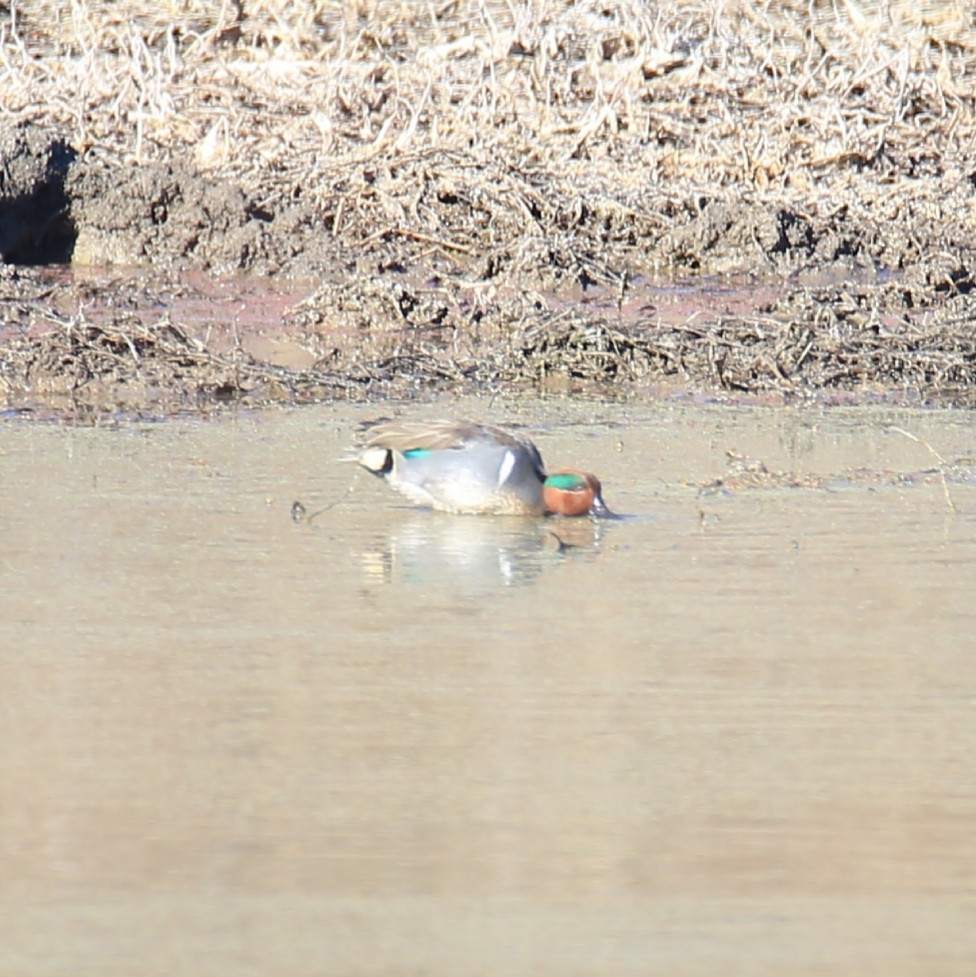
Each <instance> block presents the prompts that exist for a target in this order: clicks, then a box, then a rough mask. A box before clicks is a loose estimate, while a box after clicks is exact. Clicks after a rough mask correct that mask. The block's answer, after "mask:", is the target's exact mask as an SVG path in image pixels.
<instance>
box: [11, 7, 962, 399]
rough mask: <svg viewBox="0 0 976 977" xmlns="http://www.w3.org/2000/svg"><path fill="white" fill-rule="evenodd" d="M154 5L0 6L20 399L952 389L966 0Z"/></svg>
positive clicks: (956, 393)
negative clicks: (518, 389)
mask: <svg viewBox="0 0 976 977" xmlns="http://www.w3.org/2000/svg"><path fill="white" fill-rule="evenodd" d="M213 7H216V8H218V12H217V13H214V12H213V9H212V8H213ZM161 9H162V8H161V7H160V5H157V4H148V3H143V2H141V0H130V2H123V3H112V4H110V3H92V4H88V5H83V4H78V5H73V6H72V7H71V9H70V12H68V13H64V7H63V5H62V4H56V3H53V2H49V0H35V2H23V3H18V4H17V5H16V6H15V7H13V6H12V7H11V8H9V9H8V8H3V7H0V29H2V33H0V49H2V53H3V56H4V61H3V66H4V68H3V79H4V80H3V83H2V84H3V93H4V105H5V123H4V128H3V129H2V130H0V158H2V161H3V169H2V171H0V172H2V174H3V180H2V182H0V257H2V259H3V262H4V263H3V264H2V265H0V309H2V311H3V317H2V321H0V387H2V389H3V390H4V391H5V394H6V402H7V405H8V407H9V408H10V409H14V410H19V409H25V408H37V407H44V406H48V407H50V406H57V407H63V408H66V409H71V410H78V411H85V410H93V411H102V410H105V409H107V408H108V409H120V410H127V411H140V410H148V411H153V412H157V411H163V412H165V411H171V410H176V409H193V410H196V409H200V407H201V406H207V405H212V404H215V403H225V402H237V401H240V400H241V399H245V400H247V401H251V402H280V401H296V400H311V399H323V398H330V397H336V396H341V397H355V398H365V397H374V396H388V395H398V396H403V395H409V394H411V393H417V392H421V391H427V390H430V389H431V388H434V389H438V388H444V387H449V388H468V387H477V388H490V389H498V388H501V387H503V386H504V387H507V386H510V385H520V386H531V387H537V388H538V387H542V388H544V389H551V390H577V389H581V388H582V389H593V390H597V391H600V392H603V393H613V394H614V395H618V394H621V393H627V394H631V393H637V394H640V393H647V392H659V391H660V390H661V389H662V384H665V385H674V386H676V387H680V388H682V389H688V388H691V389H695V390H705V391H713V392H724V393H725V394H728V395H742V394H748V395H750V396H754V397H756V398H761V399H767V400H769V399H772V400H777V399H786V398H795V397H798V396H820V397H828V398H831V397H838V396H849V395H856V396H864V395H880V396H886V397H890V396H893V395H897V396H902V397H907V398H909V399H912V400H915V401H929V400H939V401H942V402H952V403H963V404H967V405H968V404H970V403H971V402H972V401H973V399H974V398H973V394H972V391H973V390H974V389H976V387H974V384H973V381H974V378H976V338H974V331H973V329H972V326H971V323H972V321H973V319H974V318H976V309H974V308H973V303H974V302H976V296H974V293H973V280H974V278H973V276H974V269H976V233H974V231H976V155H974V152H973V148H972V147H973V146H974V145H976V112H974V102H976V24H974V14H973V10H972V5H971V4H968V3H963V2H952V0H940V2H927V0H921V2H915V3H908V2H907V0H844V2H827V0H814V2H813V3H810V2H809V0H802V2H801V0H794V2H790V0H784V2H781V3H775V4H774V3H769V4H757V3H754V2H752V0H741V2H736V0H729V2H726V3H723V4H721V5H715V4H713V3H710V2H707V0H671V2H662V3H659V4H653V5H649V4H631V3H627V2H624V0H613V2H609V3H596V2H580V3H574V4H569V3H567V4H538V5H536V4H511V3H505V2H492V0H489V2H488V3H483V2H475V0H453V2H449V3H443V4H416V3H412V2H397V0H360V2H358V3H331V2H317V3H311V4H300V5H293V4H286V3H284V2H283V0H254V2H249V0H239V2H237V3H228V4H223V5H203V4H199V3H198V2H196V0H180V2H175V3H171V4H167V5H166V6H165V10H166V15H165V19H163V15H162V14H161V12H160V11H161ZM11 11H13V12H11ZM66 262H70V263H71V264H72V265H73V268H74V269H75V270H74V273H72V274H64V273H58V274H52V272H51V271H50V270H48V269H44V268H42V267H38V266H47V265H57V264H59V263H66ZM108 265H112V266H116V270H115V271H113V272H107V271H105V270H104V268H105V266H108ZM86 267H91V268H95V269H101V270H100V271H99V272H97V273H92V274H83V273H81V269H84V268H86ZM198 273H205V275H204V276H203V277H201V276H200V275H199V274H198ZM242 275H243V276H246V277H245V278H241V277H239V276H242ZM677 280H680V281H684V282H686V283H687V282H693V283H695V288H696V290H697V291H696V293H695V294H696V296H697V303H696V304H693V305H692V306H689V307H684V308H681V307H679V305H678V304H676V303H675V301H674V295H675V294H678V293H677V292H675V291H674V290H671V291H669V290H668V289H661V288H660V287H659V286H660V284H661V283H662V282H670V281H677ZM208 281H209V282H210V284H207V282H208ZM255 282H261V283H262V284H261V286H260V287H255V285H254V283H255ZM730 282H732V283H734V284H735V285H736V289H737V290H730V285H729V283H730ZM283 283H284V284H283ZM303 283H304V284H303ZM308 283H314V287H313V286H312V285H310V284H308ZM221 285H222V286H225V287H226V286H228V285H229V287H231V288H232V289H235V290H237V291H238V292H240V294H241V300H240V303H239V305H238V306H237V307H235V309H234V310H233V311H232V312H228V309H227V307H226V304H224V305H221V303H220V302H219V301H218V302H215V303H214V302H213V299H214V296H213V289H214V288H218V287H219V286H221ZM746 286H748V287H746ZM208 302H211V303H212V304H211V305H210V306H209V312H208V311H205V310H206V309H207V308H208V304H207V303H208ZM256 307H259V311H258V312H255V308H256Z"/></svg>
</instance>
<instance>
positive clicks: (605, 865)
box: [0, 403, 976, 977]
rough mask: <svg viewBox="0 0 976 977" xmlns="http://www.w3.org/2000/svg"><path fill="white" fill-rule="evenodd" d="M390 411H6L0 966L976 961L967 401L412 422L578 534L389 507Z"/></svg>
mask: <svg viewBox="0 0 976 977" xmlns="http://www.w3.org/2000/svg"><path fill="white" fill-rule="evenodd" d="M394 409H395V408H390V407H385V408H383V410H384V411H385V412H386V413H390V412H391V411H392V410H394ZM380 412H381V411H380V409H379V408H358V409H353V408H349V407H338V408H320V409H308V410H304V411H297V412H294V413H287V412H277V413H272V414H268V415H260V414H251V415H244V416H239V417H236V418H230V419H224V420H221V421H218V422H201V421H186V422H182V421H172V422H167V423H162V424H142V425H140V424H122V425H121V426H119V427H117V428H106V429H79V428H74V429H72V428H64V427H57V426H41V425H31V424H26V423H23V422H8V423H5V424H0V534H2V535H0V538H2V550H0V607H2V611H3V612H2V615H0V974H2V975H4V977H6V975H8V974H9V975H18V977H33V975H58V977H60V975H77V974H98V975H101V977H115V975H120V977H122V975H125V977H132V975H141V974H160V975H167V977H173V975H184V974H185V975H193V977H209V975H214V977H218V975H219V977H225V975H227V974H235V975H252V974H253V975H266V974H275V975H322V974H329V975H332V974H337V975H377V977H378V975H383V977H389V975H421V974H422V975H438V977H439V975H444V977H464V975H506V977H507V975H517V974H532V975H559V977H564V975H626V974H633V975H646V974H667V975H669V977H674V975H714V974H724V975H729V974H732V975H735V974H744V975H745V974H748V975H767V974H768V975H782V974H791V975H795V974H804V975H806V974H811V975H812V974H837V975H840V974H844V975H848V974H858V975H873V974H877V975H885V977H895V975H905V977H918V975H927V974H937V975H943V974H946V975H955V974H958V975H969V974H972V973H973V972H974V966H976V830H974V826H976V776H974V769H976V669H974V667H973V661H974V653H976V638H974V634H976V484H974V482H973V480H972V479H971V478H969V477H968V475H967V473H971V472H972V470H973V468H972V466H973V465H976V461H974V460H973V459H974V456H976V428H974V426H973V424H972V418H971V416H970V415H966V414H960V413H949V412H911V411H895V410H870V409H858V410H841V409H835V410H831V411H820V410H809V411H801V410H776V411H774V410H752V411H750V410H732V409H728V408H724V409H723V408H706V407H683V406H666V405H665V406H657V407H653V406H652V407H647V406H645V407H641V408H632V407H623V406H619V405H600V404H585V403H582V404H576V405H574V406H572V407H571V408H569V409H568V412H567V408H566V406H565V404H562V403H549V404H547V403H526V404H520V405H516V404H510V405H507V406H499V405H497V404H496V406H495V407H494V408H493V409H492V410H491V411H490V413H489V411H488V410H487V407H486V405H485V404H480V403H468V404H461V405H455V406H441V407H419V408H413V409H411V410H410V413H411V414H413V415H420V416H424V415H425V414H426V415H430V416H438V415H442V414H445V413H446V414H466V415H469V416H471V415H473V416H476V417H484V418H488V417H490V419H492V420H495V421H497V422H500V423H507V422H510V421H513V420H515V421H517V420H522V421H523V422H525V423H527V424H528V425H529V427H530V429H531V430H532V432H533V434H534V435H536V441H537V443H538V444H539V446H540V448H541V449H542V451H543V454H544V456H545V457H546V459H547V460H548V461H549V462H550V464H552V465H553V466H554V467H555V466H558V465H562V464H577V465H579V464H584V465H586V466H588V467H592V468H593V469H594V470H596V471H597V472H599V474H600V475H601V476H602V478H603V480H604V485H605V488H606V497H607V501H608V502H609V504H610V505H611V506H613V507H614V508H616V509H618V510H619V511H621V512H625V513H628V514H631V515H633V516H634V517H635V518H633V519H630V520H627V521H622V522H617V523H608V524H601V525H599V526H594V525H593V524H592V523H590V522H589V521H585V520H584V521H575V522H568V521H563V522H560V523H558V524H557V523H554V522H545V521H539V520H518V519H515V520H512V519H508V520H506V519H481V518H462V517H449V516H444V515H441V514H437V513H428V512H423V511H417V510H412V509H409V508H405V507H403V506H402V505H401V504H400V502H399V500H398V497H396V496H394V495H393V494H392V493H390V492H389V491H388V490H387V489H386V488H385V487H384V486H383V485H382V484H381V483H379V482H377V481H375V480H373V479H371V478H370V477H369V476H368V475H366V474H365V473H358V472H357V470H356V469H355V466H353V465H338V464H333V459H335V458H336V457H338V456H340V455H341V454H342V453H343V449H344V447H345V445H346V444H348V443H349V442H350V441H351V440H352V439H353V438H354V437H355V433H356V425H357V423H358V422H359V421H361V420H369V419H377V418H378V417H379V415H380ZM891 425H897V426H899V427H900V428H903V429H905V430H908V431H910V432H912V433H913V434H914V435H916V436H917V437H919V438H921V439H923V440H925V441H927V442H928V443H929V444H931V445H932V447H933V448H934V449H935V450H937V451H938V452H939V453H940V454H941V456H942V457H943V458H945V459H946V460H947V461H948V462H952V463H953V464H954V465H955V468H956V471H957V474H958V473H960V472H961V473H962V475H963V476H964V477H961V478H960V477H957V478H956V479H954V480H952V481H950V483H949V485H948V492H949V501H951V502H952V504H953V505H954V506H955V511H953V510H952V509H951V508H950V506H949V505H948V504H947V498H946V494H945V490H944V488H943V485H942V483H941V481H940V480H939V479H938V478H937V477H932V476H931V475H928V476H926V475H918V473H919V472H922V471H923V470H924V469H930V468H932V467H933V465H934V459H933V456H932V455H931V454H930V453H929V452H928V451H927V449H926V448H925V447H924V446H923V445H921V444H919V443H917V442H914V441H911V440H910V439H908V438H906V437H904V436H901V435H898V434H897V433H895V432H892V431H891V429H890V427H891ZM728 451H736V452H739V453H742V454H746V455H748V456H749V457H750V458H752V459H754V460H761V461H762V462H763V463H764V464H765V465H766V467H767V468H768V469H769V470H771V471H774V472H777V471H778V472H787V473H795V474H797V475H798V476H802V478H800V479H798V480H800V481H802V482H804V484H806V485H807V487H798V488H783V487H775V486H774V487H763V488H751V489H745V488H743V489H737V490H734V491H713V492H710V493H707V494H705V495H700V494H699V491H698V488H699V486H700V484H701V483H702V482H704V481H708V480H711V479H716V478H719V477H722V476H723V475H724V474H725V473H726V452H728ZM909 473H913V477H911V478H908V479H905V478H902V477H901V476H903V475H906V474H909ZM824 479H825V480H824ZM295 500H301V501H302V502H303V503H304V504H305V506H306V507H307V508H308V510H309V511H310V512H314V511H316V510H319V509H323V508H325V507H327V506H331V507H330V508H327V509H326V510H325V511H323V512H321V513H320V514H319V515H318V516H316V517H315V518H314V519H313V520H312V522H311V523H302V524H295V523H293V522H292V520H291V519H290V516H289V510H290V507H291V504H292V502H293V501H295ZM333 503H336V504H334V505H333ZM552 530H555V531H556V532H557V533H558V534H559V535H560V536H561V537H562V539H563V541H564V542H565V543H569V544H574V545H572V546H571V547H569V548H566V549H565V550H562V551H560V550H559V548H558V546H557V543H556V540H555V539H554V538H553V537H552V536H551V535H550V532H551V531H552Z"/></svg>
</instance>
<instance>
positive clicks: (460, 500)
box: [358, 421, 613, 516]
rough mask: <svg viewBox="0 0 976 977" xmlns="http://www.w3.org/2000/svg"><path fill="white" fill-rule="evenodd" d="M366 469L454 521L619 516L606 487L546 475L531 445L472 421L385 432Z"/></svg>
mask: <svg viewBox="0 0 976 977" xmlns="http://www.w3.org/2000/svg"><path fill="white" fill-rule="evenodd" d="M367 438H368V440H367V441H366V446H365V448H363V450H362V451H361V453H360V455H359V458H358V461H359V464H360V465H362V466H363V468H365V469H367V471H370V472H372V473H373V474H374V475H378V476H380V477H382V478H385V479H386V480H387V482H389V483H390V485H391V486H392V487H393V488H395V489H396V490H397V491H398V492H400V493H402V494H403V495H405V496H406V497H407V498H408V499H410V501H411V502H416V503H418V504H420V505H429V506H431V507H432V508H434V509H441V510H443V511H444V512H454V513H481V514H494V515H543V514H545V513H554V514H557V515H562V516H582V515H586V514H592V515H595V516H612V515H613V513H611V512H610V511H609V510H608V509H607V507H606V505H605V504H604V501H603V496H602V494H601V488H600V481H599V479H598V478H597V477H596V476H595V475H591V474H590V473H589V472H581V471H576V470H575V469H569V468H567V469H562V470H560V471H558V472H554V473H553V474H552V475H548V476H547V475H546V472H545V466H544V465H543V463H542V456H541V455H540V454H539V449H538V448H537V447H536V446H535V445H534V444H533V443H532V442H531V441H530V440H529V439H528V438H523V437H519V436H517V435H515V434H511V433H510V432H508V431H503V430H502V429H501V428H498V427H492V426H491V425H488V424H475V423H472V422H470V421H419V422H409V421H405V422H396V423H391V424H379V425H377V426H376V427H373V428H370V429H369V431H368V432H367Z"/></svg>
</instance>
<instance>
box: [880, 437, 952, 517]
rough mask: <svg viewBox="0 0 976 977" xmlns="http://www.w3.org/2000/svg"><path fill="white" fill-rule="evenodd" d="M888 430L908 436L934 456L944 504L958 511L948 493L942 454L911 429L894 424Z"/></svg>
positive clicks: (945, 463)
mask: <svg viewBox="0 0 976 977" xmlns="http://www.w3.org/2000/svg"><path fill="white" fill-rule="evenodd" d="M888 430H889V431H895V432H896V433H897V434H902V435H904V436H905V437H906V438H908V439H909V441H914V442H915V443H916V444H920V445H921V446H922V447H923V448H925V449H926V451H928V453H929V454H930V455H932V457H933V458H935V460H936V461H938V463H939V477H940V478H941V479H942V493H943V494H944V495H945V500H946V505H947V506H948V507H949V509H950V511H952V512H958V511H959V510H958V509H957V508H956V505H955V503H954V502H953V501H952V496H951V495H950V494H949V482H948V480H947V479H946V473H945V470H946V467H947V465H948V462H947V461H946V460H945V458H943V457H942V455H940V454H939V452H938V451H936V450H935V448H933V447H932V445H930V444H929V443H928V441H923V440H922V439H921V438H919V437H917V436H916V435H914V434H912V433H911V431H906V430H904V428H900V427H894V426H892V427H890V428H889V429H888Z"/></svg>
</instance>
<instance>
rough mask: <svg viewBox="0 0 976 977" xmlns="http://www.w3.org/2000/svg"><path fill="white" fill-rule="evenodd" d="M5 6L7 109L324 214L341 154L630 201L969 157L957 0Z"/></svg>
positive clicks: (970, 41) (968, 53) (1, 54)
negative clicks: (501, 165)
mask: <svg viewBox="0 0 976 977" xmlns="http://www.w3.org/2000/svg"><path fill="white" fill-rule="evenodd" d="M10 11H11V12H10V14H9V16H7V17H6V18H5V22H4V23H3V25H2V36H0V59H2V60H0V91H2V93H3V98H2V104H3V111H4V115H5V117H6V118H7V119H8V120H15V119H25V118H29V119H33V120H39V119H45V120H51V121H56V122H57V123H59V124H61V125H63V126H66V127H67V128H68V134H69V137H70V140H71V141H72V143H73V144H74V145H75V146H76V147H78V148H82V149H85V148H91V149H95V150H97V151H98V152H100V153H105V154H110V155H112V156H114V157H117V158H119V159H131V160H136V161H143V160H147V159H152V158H156V157H158V156H160V155H169V154H172V153H173V152H174V151H175V150H183V151H186V152H189V153H193V154H194V155H195V156H196V157H197V159H198V161H199V162H200V164H201V165H203V166H205V167H209V168H212V169H213V170H214V171H215V172H217V173H219V174H221V175H228V176H234V177H235V178H238V179H240V180H242V181H243V182H245V184H246V185H250V186H254V187H262V188H267V187H276V189H277V192H279V193H281V194H283V195H286V194H289V193H293V192H295V190H296V188H305V189H307V190H308V191H309V192H312V193H321V194H322V195H323V203H324V204H325V205H331V206H333V207H335V208H338V206H339V204H338V201H337V200H336V199H335V193H334V188H335V186H336V184H337V180H338V178H339V177H340V175H341V173H348V172H349V166H350V164H356V167H357V168H356V171H355V172H357V173H361V172H362V168H363V167H364V166H365V165H367V164H373V165H375V166H376V167H378V168H380V169H382V168H383V167H387V166H390V165H391V164H392V163H393V162H395V161H399V160H401V159H403V158H406V159H408V160H409V159H417V158H427V159H433V160H434V161H435V162H436V161H439V159H440V157H439V156H438V155H437V154H440V153H444V152H448V151H450V152H453V153H458V154H460V155H461V156H462V157H463V158H467V159H471V160H474V161H476V162H477V163H479V164H480V163H481V162H483V161H484V160H486V159H493V160H496V161H503V162H505V163H507V164H509V165H517V167H518V169H519V170H520V171H522V172H532V171H547V170H558V171H560V172H563V173H565V174H566V176H567V177H570V178H571V179H572V181H573V182H574V184H577V185H579V186H580V190H581V192H583V193H586V192H587V191H589V192H590V193H599V191H600V190H606V188H607V187H608V186H612V187H613V188H614V189H615V190H619V189H623V190H624V194H623V195H624V196H625V192H626V189H627V183H628V182H630V183H632V184H633V185H634V186H639V187H640V188H642V189H643V188H644V187H646V186H648V185H651V186H657V187H659V188H661V190H662V192H663V193H665V194H667V192H668V191H669V188H671V187H673V186H674V185H675V184H677V185H679V186H680V185H682V184H685V183H687V182H688V181H689V180H690V181H692V182H694V183H697V184H698V185H702V186H704V185H707V186H708V187H710V188H711V189H712V190H715V189H717V188H720V187H724V188H734V189H735V190H736V191H737V192H740V191H742V190H743V189H744V188H750V187H751V188H759V189H769V190H772V189H779V190H786V189H789V188H790V187H795V188H799V189H803V190H806V189H809V188H811V187H812V186H813V185H815V184H818V185H821V186H822V188H823V189H826V188H827V186H826V185H830V184H834V183H840V184H843V182H844V179H845V174H847V173H849V172H850V170H851V168H852V167H853V168H856V167H861V166H872V167H875V168H877V169H878V170H879V171H880V172H881V173H883V174H886V175H888V176H895V175H897V174H898V173H903V172H912V173H914V172H917V171H918V169H919V168H923V169H924V167H925V166H926V165H927V164H928V165H933V163H934V161H935V160H943V159H952V158H953V157H955V158H956V159H957V160H961V159H962V157H963V156H964V154H965V153H966V152H967V151H968V149H969V147H970V145H971V143H972V138H973V135H974V132H976V130H974V127H973V121H972V111H971V109H972V104H973V98H974V94H976V90H974V80H976V31H974V29H973V26H974V25H973V14H972V9H971V5H970V4H968V3H962V2H953V0H944V2H932V0H928V2H915V3H909V2H906V0H877V2H870V0H833V2H830V0H822V2H816V0H814V2H809V0H793V2H789V0H787V2H776V3H773V2H767V3H756V2H754V0H727V2H718V0H714V2H709V0H672V2H662V3H659V4H654V5H649V4H645V3H642V2H637V0H615V2H610V3H605V2H600V3H596V2H592V0H586V2H581V3H574V4H568V3H555V2H534V3H517V2H515V0H508V2H498V0H489V2H473V0H455V2H450V0H448V2H434V3H429V4H426V3H416V2H414V0H409V2H406V0H404V2H397V0H373V2H368V0H359V2H354V3H346V2H323V0H318V2H313V3H307V4H290V3H286V2H283V0H253V2H247V0H238V2H229V0H225V2H223V3H221V4H210V3H207V4H204V3H202V2H192V0H187V2H169V3H152V4H151V3H144V2H140V0H130V2H123V3H107V2H103V3H86V2H83V0H73V2H71V3H70V4H68V5H67V6H66V5H65V4H63V3H60V2H57V3H56V2H45V0H36V2H29V0H28V2H13V3H12V4H11V5H10ZM811 12H812V13H811ZM621 173H623V174H625V177H626V178H625V180H624V186H623V188H621V187H620V186H619V178H620V175H621ZM964 176H965V174H964V173H960V174H959V178H963V177H964ZM376 177H377V180H378V181H381V180H382V173H381V172H380V173H377V174H376ZM374 185H375V184H374ZM613 196H614V198H616V197H617V196H618V194H617V193H614V194H613ZM358 203H359V202H357V201H356V200H355V199H353V200H352V201H351V202H348V203H347V204H346V206H347V207H349V206H352V207H355V206H357V205H358ZM374 207H375V205H374ZM392 209H393V210H394V211H396V210H397V208H395V207H394V208H392ZM341 216H342V215H340V217H341ZM346 216H347V217H348V216H349V215H348V214H347V215H346ZM364 216H365V215H364ZM394 216H395V217H397V218H399V217H401V216H402V215H401V214H400V213H399V212H397V213H395V214H390V215H388V219H390V218H392V217H394ZM408 216H409V215H408ZM338 223H339V225H340V230H341V227H342V221H341V220H339V221H338Z"/></svg>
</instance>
